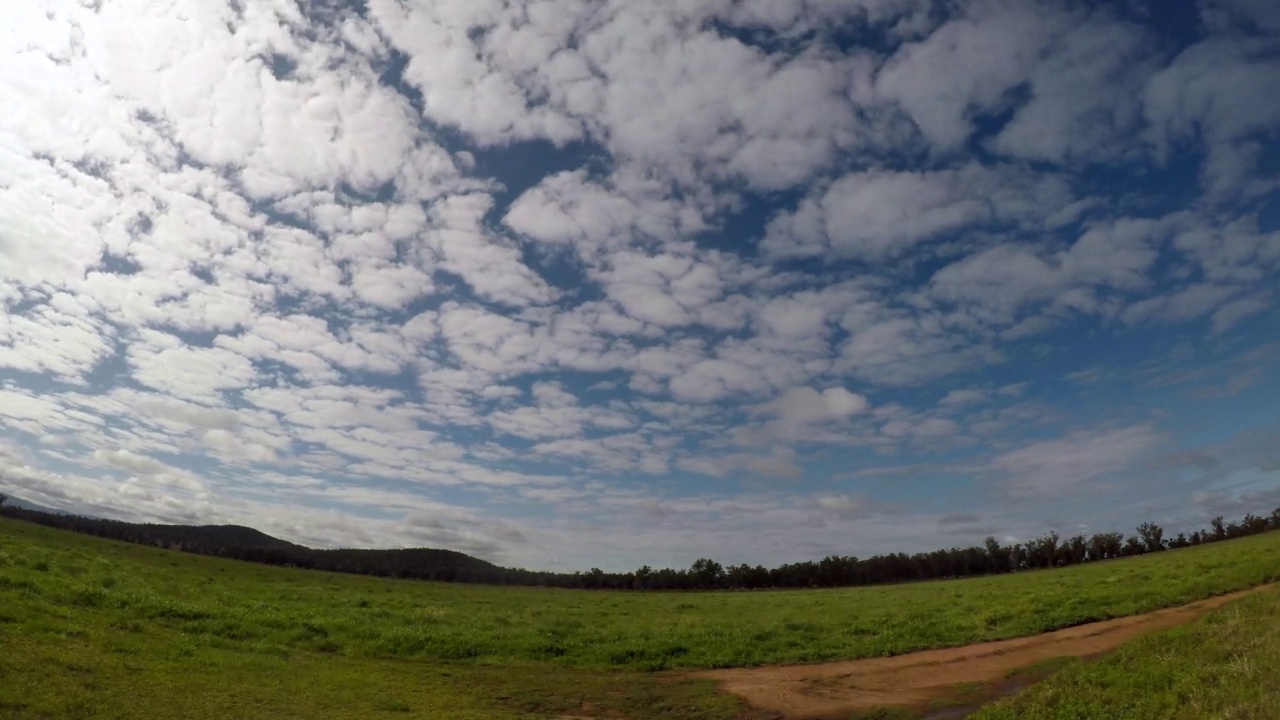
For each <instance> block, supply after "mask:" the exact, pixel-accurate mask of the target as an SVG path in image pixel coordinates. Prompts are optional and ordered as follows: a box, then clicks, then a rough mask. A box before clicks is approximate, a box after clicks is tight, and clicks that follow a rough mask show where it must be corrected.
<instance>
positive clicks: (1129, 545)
mask: <svg viewBox="0 0 1280 720" xmlns="http://www.w3.org/2000/svg"><path fill="white" fill-rule="evenodd" d="M1146 551H1147V544H1146V543H1145V542H1143V541H1142V540H1140V539H1138V538H1137V537H1134V536H1132V535H1131V536H1129V537H1127V538H1125V540H1124V554H1125V555H1126V556H1128V557H1133V556H1135V555H1141V554H1143V553H1144V552H1146Z"/></svg>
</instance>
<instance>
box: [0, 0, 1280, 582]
mask: <svg viewBox="0 0 1280 720" xmlns="http://www.w3.org/2000/svg"><path fill="white" fill-rule="evenodd" d="M10 5H11V6H6V7H5V8H4V9H3V10H0V17H3V19H4V22H0V28H2V29H0V57H3V58H5V60H4V62H3V63H0V106H2V107H5V108H6V109H7V110H6V112H5V113H3V114H0V156H2V160H0V491H3V492H7V493H10V494H13V495H15V496H18V497H22V498H24V499H27V500H30V501H33V502H38V503H41V504H45V505H51V506H56V507H62V508H66V509H70V510H76V511H83V512H90V513H95V514H100V515H105V516H111V517H120V518H126V519H148V520H159V521H168V522H200V523H210V522H219V523H221V522H234V523H242V524H249V525H253V526H255V527H259V528H261V529H263V530H265V531H267V532H271V533H274V534H276V535H279V536H281V537H285V538H288V539H290V540H295V541H299V542H304V543H308V544H312V545H317V546H421V545H425V546H433V547H448V548H453V549H457V550H462V551H464V552H470V553H474V554H477V555H480V556H482V557H485V558H487V559H491V560H495V561H497V562H501V563H507V564H515V565H522V566H527V567H537V568H553V569H585V568H587V567H590V566H593V565H598V566H600V567H604V568H608V569H628V568H633V567H635V566H638V565H640V564H644V563H648V564H654V565H666V564H673V565H686V564H688V563H689V562H691V561H692V560H693V559H695V558H697V557H701V556H713V557H716V558H718V559H720V560H721V561H722V562H732V563H737V562H744V561H746V562H752V563H765V564H776V563H780V562H787V561H794V560H801V559H810V558H815V557H821V556H822V555H825V554H828V553H840V554H857V555H868V554H871V553H875V552H881V551H896V550H905V551H915V550H924V549H930V548H933V547H937V546H940V545H941V546H952V545H959V544H967V543H975V542H980V541H981V539H982V538H983V537H985V536H987V535H994V536H997V537H999V538H1001V539H1004V538H1014V539H1025V538H1028V537H1031V536H1033V535H1036V534H1039V533H1040V532H1042V531H1044V530H1047V529H1056V530H1058V531H1060V532H1062V533H1064V534H1074V533H1075V532H1078V531H1083V532H1090V531H1101V530H1112V529H1119V530H1129V529H1131V528H1132V526H1133V525H1135V524H1136V523H1138V522H1140V521H1143V520H1148V519H1151V520H1156V521H1159V522H1162V523H1165V524H1166V525H1167V526H1168V527H1169V528H1170V529H1172V530H1177V529H1184V528H1190V527H1192V526H1196V525H1200V524H1203V523H1205V522H1206V521H1207V519H1208V518H1210V517H1212V516H1214V515H1217V514H1220V513H1223V514H1227V515H1239V514H1243V513H1244V512H1246V511H1259V512H1261V511H1266V510H1269V509H1270V508H1272V507H1274V506H1277V505H1280V362H1278V359H1280V332H1277V321H1278V320H1280V313H1278V312H1277V306H1276V293H1277V290H1280V288H1278V287H1277V279H1278V277H1280V275H1278V274H1277V270H1278V269H1280V190H1278V188H1280V100H1277V99H1276V98H1280V51H1278V50H1277V48H1280V43H1278V40H1280V6H1277V5H1276V4H1275V3H1273V2H1270V0H1202V1H1201V2H1177V3H1173V2H1171V3H1165V2H1160V3H1155V2H1141V1H1140V0H1131V1H1129V2H1122V3H1114V4H1090V3H1076V2H1038V3H1028V2H994V1H992V2H988V1H981V2H979V1H975V2H931V1H929V0H736V1H730V0H701V1H699V2H679V1H677V0H664V1H662V2H645V3H636V2H625V1H623V0H616V1H615V0H605V1H603V2H586V1H585V0H539V1H534V0H516V1H514V2H511V1H505V2H499V1H498V0H440V1H438V2H425V1H423V2H408V1H399V0H366V1H365V2H361V3H352V4H345V5H344V4H342V3H338V2H333V3H303V4H298V3H293V2H288V1H286V0H262V1H255V2H230V3H219V2H215V1H214V0H188V1H185V2H184V1H182V0H172V1H170V2H160V1H159V0H113V1H112V2H105V3H104V2H98V3H91V2H83V3H79V4H77V3H68V2H60V1H59V2H47V3H41V2H24V3H12V4H10ZM140 39H145V41H142V40H140Z"/></svg>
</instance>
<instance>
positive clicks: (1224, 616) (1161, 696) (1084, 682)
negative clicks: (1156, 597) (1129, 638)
mask: <svg viewBox="0 0 1280 720" xmlns="http://www.w3.org/2000/svg"><path fill="white" fill-rule="evenodd" d="M1277 717H1280V593H1277V592H1264V593H1260V594H1258V595H1253V596H1250V597H1247V598H1243V599H1241V600H1238V601H1236V602H1233V603H1231V604H1230V605H1227V606H1226V607H1223V608H1220V609H1218V610H1216V611H1214V612H1212V613H1210V614H1208V615H1206V616H1205V617H1203V618H1201V619H1200V620H1197V621H1196V622H1194V623H1191V624H1189V625H1185V626H1183V627H1180V628H1175V629H1173V630H1169V631H1166V632H1162V633H1156V634H1153V635H1149V636H1146V637H1143V638H1139V639H1137V640H1135V641H1133V642H1131V643H1127V644H1125V645H1123V646H1121V647H1120V648H1119V649H1118V650H1117V651H1115V652H1114V653H1111V654H1108V655H1106V656H1104V657H1102V658H1100V659H1098V660H1095V661H1092V662H1077V663H1071V664H1069V665H1066V666H1065V667H1064V668H1062V669H1060V670H1059V671H1057V672H1056V673H1054V674H1053V675H1052V676H1051V677H1050V678H1049V679H1048V680H1046V681H1044V682H1043V683H1040V684H1038V685H1034V686H1032V687H1031V688H1029V689H1027V690H1025V691H1024V692H1022V693H1020V694H1018V695H1015V696H1014V697H1012V698H1009V699H1006V700H1003V701H1001V702H998V703H996V704H994V705H990V706H988V707H986V708H984V709H983V710H981V711H979V712H978V713H976V714H975V715H973V716H971V718H972V720H1031V719H1033V718H1034V719H1035V720H1091V719H1095V718H1096V719H1097V720H1145V719H1146V718H1161V719H1162V720H1193V719H1195V720H1200V719H1201V718H1223V719H1224V720H1225V719H1231V720H1255V719H1256V720H1274V718H1277Z"/></svg>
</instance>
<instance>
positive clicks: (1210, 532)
mask: <svg viewBox="0 0 1280 720" xmlns="http://www.w3.org/2000/svg"><path fill="white" fill-rule="evenodd" d="M4 500H5V498H4V496H3V495H0V515H3V516H5V517H9V518H13V519H16V520H25V521H28V522H33V523H39V524H41V525H47V526H50V527H56V528H61V529H64V530H72V531H75V532H80V533H86V534H90V535H96V536H99V537H105V538H110V539H114V540H123V541H125V542H132V543H139V544H144V545H154V546H158V547H165V548H168V549H171V550H180V551H184V552H191V553H198V554H202V555H214V556H218V557H226V558H232V559H236V560H245V561H249V562H257V563H266V564H269V565H282V566H291V567H300V568H310V569H316V570H328V571H332V572H344V573H356V574H361V575H377V576H382V577H395V578H406V579H416V580H436V581H443V582H468V583H485V584H495V585H532V586H542V587H562V588H582V589H600V590H755V589H764V588H810V587H847V586H854V585H875V584H880V583H899V582H910V581H915V580H939V579H948V578H961V577H975V576H979V575H997V574H1003V573H1011V572H1021V571H1026V570H1036V569H1042V568H1053V567H1065V566H1067V565H1078V564H1080V563H1086V562H1098V561H1101V560H1111V559H1114V558H1121V557H1132V556H1136V555H1145V554H1147V553H1153V552H1162V551H1164V550H1173V549H1177V548H1183V547H1191V546H1194V545H1203V544H1206V543H1211V542H1218V541H1221V540H1229V539H1231V538H1238V537H1245V536H1247V535H1256V534H1258V533H1263V532H1268V531H1271V530H1280V508H1276V509H1275V510H1273V511H1272V512H1271V514H1270V515H1268V516H1266V517H1262V516H1258V515H1254V514H1252V513H1250V514H1248V515H1245V516H1244V517H1243V518H1241V519H1240V520H1238V521H1233V522H1225V521H1224V519H1223V517H1222V516H1218V517H1216V518H1214V519H1213V520H1211V521H1210V523H1209V526H1208V527H1207V528H1204V529H1202V530H1196V531H1194V532H1191V533H1190V534H1188V533H1182V532H1180V533H1178V534H1177V535H1176V536H1175V537H1172V538H1166V537H1165V531H1164V529H1163V528H1161V527H1160V526H1159V525H1157V524H1155V523H1152V522H1145V523H1142V524H1141V525H1139V526H1137V528H1136V532H1135V533H1134V534H1133V535H1128V536H1126V535H1124V534H1122V533H1118V532H1104V533H1097V534H1094V535H1091V536H1087V537H1086V536H1085V535H1074V536H1072V537H1067V538H1064V537H1062V536H1060V535H1059V534H1058V533H1057V532H1049V533H1046V534H1044V535H1042V536H1040V537H1038V538H1035V539H1032V540H1028V541H1026V542H1023V543H1009V544H1005V543H1001V542H999V541H998V540H996V539H995V538H993V537H988V538H987V539H986V540H985V541H984V542H983V544H982V545H975V546H972V547H963V548H949V549H939V550H933V551H930V552H920V553H914V554H910V555H908V554H906V553H889V554H881V555H874V556H871V557H867V558H857V557H854V556H852V555H849V556H844V555H829V556H827V557H825V558H823V559H821V560H816V561H806V562H798V563H790V564H785V565H780V566H778V567H775V568H766V567H764V566H763V565H755V566H751V565H747V564H741V565H729V566H725V565H721V564H720V563H718V562H716V561H715V560H712V559H710V558H701V559H699V560H697V561H695V562H694V563H693V565H691V566H690V567H688V568H686V569H672V568H662V569H654V568H652V567H650V566H648V565H645V566H643V567H641V568H639V569H637V570H634V571H632V572H625V573H616V572H604V571H603V570H600V569H599V568H592V569H591V570H589V571H587V572H572V573H556V572H541V571H535V570H523V569H520V568H505V567H500V566H498V565H494V564H492V563H489V562H486V561H484V560H480V559H479V558H474V557H471V556H469V555H466V554H463V553H460V552H454V551H452V550H434V549H428V548H411V549H394V550H353V549H348V550H317V549H313V548H308V547H303V546H301V545H295V544H293V543H290V542H286V541H284V540H280V539H278V538H274V537H271V536H270V535H267V534H265V533H262V532H259V531H257V530H253V529H252V528H245V527H239V526H234V525H207V526H187V525H159V524H149V523H128V522H122V521H119V520H105V519H101V518H87V517H81V516H77V515H62V514H54V513H46V512H40V511H36V510H28V509H23V508H18V507H14V506H6V505H4Z"/></svg>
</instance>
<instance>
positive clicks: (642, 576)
mask: <svg viewBox="0 0 1280 720" xmlns="http://www.w3.org/2000/svg"><path fill="white" fill-rule="evenodd" d="M633 577H634V578H635V579H634V585H633V586H634V587H635V589H637V590H647V589H648V588H649V580H650V579H651V578H653V568H651V567H649V566H648V565H643V566H641V568H640V569H639V570H637V571H636V572H635V575H634V576H633Z"/></svg>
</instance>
